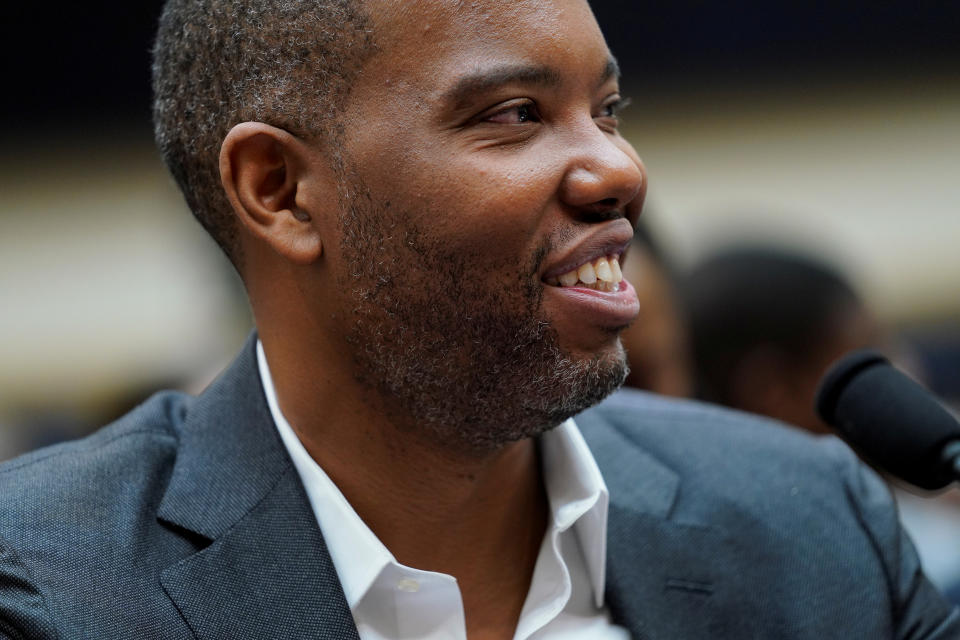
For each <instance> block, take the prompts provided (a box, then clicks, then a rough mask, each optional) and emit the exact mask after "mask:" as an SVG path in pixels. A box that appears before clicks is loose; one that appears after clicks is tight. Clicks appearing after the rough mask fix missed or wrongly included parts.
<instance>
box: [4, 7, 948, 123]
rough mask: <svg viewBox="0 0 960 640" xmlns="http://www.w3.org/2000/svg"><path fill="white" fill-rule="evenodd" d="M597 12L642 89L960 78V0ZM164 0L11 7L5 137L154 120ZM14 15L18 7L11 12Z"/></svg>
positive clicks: (6, 24)
mask: <svg viewBox="0 0 960 640" xmlns="http://www.w3.org/2000/svg"><path fill="white" fill-rule="evenodd" d="M592 4H593V6H594V10H595V12H596V14H597V16H598V19H599V21H600V23H601V25H602V26H603V28H604V31H605V33H606V35H607V38H608V40H609V42H610V45H611V48H612V49H613V50H614V52H615V53H616V54H617V55H618V57H619V58H620V60H621V66H622V67H623V68H624V70H625V75H626V77H627V79H628V81H629V83H630V84H631V87H630V88H631V89H632V90H634V91H636V90H637V89H642V90H644V91H648V92H650V93H651V94H654V95H655V94H656V93H657V92H659V91H672V90H675V89H677V88H678V87H681V88H682V87H683V86H684V85H690V84H697V85H703V84H707V85H714V86H719V87H722V86H724V85H725V84H727V83H733V82H734V80H735V81H736V83H737V84H738V85H742V84H743V83H744V82H750V81H752V80H753V79H756V81H761V82H777V81H789V79H790V77H791V76H792V75H793V74H794V73H796V74H801V75H803V74H811V73H814V74H817V73H824V74H832V73H837V72H838V71H841V70H842V72H843V73H845V74H849V73H850V72H851V71H852V72H854V73H857V72H859V73H864V74H868V75H871V76H876V75H883V74H886V73H896V74H898V75H903V74H907V75H909V74H911V73H914V72H917V73H920V72H922V73H930V72H931V71H935V72H939V73H943V72H946V73H948V74H952V73H956V71H955V70H956V68H957V66H958V65H957V63H958V62H960V35H958V34H960V2H956V1H939V2H931V1H927V2H923V1H917V2H902V1H901V2H870V3H868V2H842V1H841V2H827V1H814V2H810V1H807V2H800V1H797V0H793V1H790V2H749V3H736V4H730V3H719V2H694V1H692V0H682V1H672V2H656V3H643V2H639V1H637V0H596V1H594V2H593V3H592ZM161 5H162V2H160V0H148V1H142V0H141V1H136V2H129V1H125V2H119V1H114V2H93V3H91V2H83V3H18V5H15V6H14V7H13V8H7V9H5V10H4V12H3V13H4V14H5V15H4V17H3V20H2V22H3V25H4V26H3V28H2V31H3V37H2V38H0V41H2V44H0V47H2V48H3V50H2V59H3V60H4V65H5V66H6V67H8V68H7V69H6V70H5V71H4V74H3V76H4V84H5V90H4V95H5V99H4V100H3V101H2V102H0V109H2V113H0V115H2V122H3V125H2V127H3V130H4V132H6V134H7V135H10V134H14V135H15V134H17V133H23V132H24V127H26V126H30V125H44V126H47V127H52V128H60V127H63V128H67V129H70V128H74V127H78V126H85V125H88V124H97V123H100V124H102V125H106V126H107V127H109V126H110V125H111V124H112V123H121V122H131V121H133V122H137V123H145V122H147V121H148V118H149V99H150V89H149V58H150V56H149V48H150V42H151V39H152V34H153V31H154V28H155V23H156V20H157V15H158V14H159V11H160V6H161ZM8 7H9V4H8Z"/></svg>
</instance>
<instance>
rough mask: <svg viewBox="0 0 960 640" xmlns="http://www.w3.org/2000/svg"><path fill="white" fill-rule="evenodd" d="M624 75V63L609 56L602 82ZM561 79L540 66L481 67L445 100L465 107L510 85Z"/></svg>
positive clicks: (554, 83) (547, 84)
mask: <svg viewBox="0 0 960 640" xmlns="http://www.w3.org/2000/svg"><path fill="white" fill-rule="evenodd" d="M619 77H620V66H619V65H618V64H617V61H616V59H614V58H613V56H610V57H609V58H607V62H606V65H605V66H604V68H603V73H602V74H601V76H600V81H599V82H598V83H597V84H603V83H604V82H606V81H607V80H609V79H610V78H619ZM560 82H561V76H560V72H559V71H557V70H556V69H553V68H550V67H547V66H539V65H522V64H521V65H504V66H499V67H494V68H492V69H482V70H477V71H475V72H474V73H470V74H467V75H465V76H463V77H462V78H460V79H459V80H457V82H456V84H454V85H453V87H451V88H450V89H449V90H447V91H445V92H444V94H443V101H444V102H446V103H447V104H452V105H453V108H454V109H462V108H463V107H465V106H467V105H468V104H469V103H470V101H471V99H472V98H474V97H475V96H477V95H482V94H484V93H488V92H490V91H493V90H495V89H497V88H499V87H502V86H505V85H509V84H527V85H536V86H540V87H547V88H552V87H556V86H558V85H559V84H560Z"/></svg>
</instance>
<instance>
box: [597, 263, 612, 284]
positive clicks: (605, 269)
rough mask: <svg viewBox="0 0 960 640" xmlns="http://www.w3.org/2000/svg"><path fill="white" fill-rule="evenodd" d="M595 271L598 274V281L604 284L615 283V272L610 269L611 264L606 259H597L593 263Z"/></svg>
mask: <svg viewBox="0 0 960 640" xmlns="http://www.w3.org/2000/svg"><path fill="white" fill-rule="evenodd" d="M593 269H594V271H596V272H597V280H602V281H603V282H613V271H611V269H610V263H609V262H607V259H606V258H597V261H596V262H594V263H593Z"/></svg>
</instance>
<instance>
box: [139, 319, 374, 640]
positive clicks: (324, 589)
mask: <svg viewBox="0 0 960 640" xmlns="http://www.w3.org/2000/svg"><path fill="white" fill-rule="evenodd" d="M255 347H256V336H255V335H253V336H251V337H250V339H249V340H248V341H247V344H246V345H245V346H244V349H243V351H242V352H241V355H240V356H239V357H238V358H237V360H236V361H235V362H234V364H233V365H231V367H230V368H229V369H228V370H227V371H226V372H224V374H223V375H222V376H221V377H220V378H219V379H218V380H217V381H216V382H215V383H214V384H213V385H211V387H210V388H209V389H208V390H207V391H205V392H204V393H203V394H202V395H201V396H200V397H199V398H198V399H197V401H196V403H195V404H194V405H193V407H192V408H191V409H190V412H189V414H188V416H187V419H186V421H185V423H184V427H183V430H182V433H181V436H180V447H179V452H178V456H177V461H176V464H175V466H174V470H173V474H172V476H171V480H170V484H169V486H168V489H167V492H166V494H165V495H164V498H163V501H162V502H161V504H160V507H159V510H158V518H159V519H160V520H161V522H163V523H165V524H167V525H168V526H171V527H173V528H174V529H177V530H182V531H184V532H189V533H190V534H192V535H193V536H194V537H196V536H199V537H200V538H202V539H203V541H204V543H208V544H207V545H206V546H204V548H202V549H201V550H200V551H199V552H198V553H196V554H194V555H192V556H190V557H188V558H186V559H184V560H182V561H181V562H179V563H177V564H175V565H173V566H171V567H168V568H167V569H166V570H165V571H163V572H162V574H161V583H162V585H163V588H164V589H165V591H166V593H167V595H168V596H169V597H170V599H171V600H172V601H173V603H174V604H175V605H176V607H177V608H178V610H179V611H180V612H181V614H182V615H183V617H184V618H185V619H186V621H187V622H188V624H189V625H190V627H191V628H192V629H193V631H194V633H195V634H196V635H197V637H198V638H200V639H201V640H213V639H215V638H254V637H274V638H330V639H334V638H337V639H339V638H349V639H352V640H356V639H357V638H358V636H357V631H356V627H355V626H354V623H353V618H352V616H351V613H350V610H349V607H348V606H347V603H346V599H345V598H344V595H343V590H342V588H341V586H340V582H339V580H338V578H337V574H336V570H335V568H334V566H333V563H332V561H331V560H330V556H329V553H328V552H327V548H326V545H325V544H324V542H323V537H322V535H321V533H320V530H319V527H318V526H317V523H316V519H315V516H314V514H313V511H312V509H311V508H310V504H309V501H308V500H307V497H306V494H305V492H304V491H303V487H302V485H301V483H300V479H299V477H298V476H297V473H296V470H295V469H294V467H293V465H292V463H291V462H290V459H289V456H288V455H287V452H286V450H285V449H284V447H283V444H282V442H281V441H280V438H279V435H278V434H277V432H276V428H275V427H274V425H273V420H272V417H271V416H270V412H269V409H268V408H267V405H266V399H265V398H264V396H263V390H262V387H261V384H260V377H259V373H258V371H257V361H256V352H255Z"/></svg>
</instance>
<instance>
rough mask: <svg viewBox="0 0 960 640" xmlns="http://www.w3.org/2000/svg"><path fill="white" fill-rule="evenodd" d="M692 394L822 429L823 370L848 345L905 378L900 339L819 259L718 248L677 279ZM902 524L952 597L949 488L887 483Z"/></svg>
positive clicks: (956, 563) (905, 352) (959, 579)
mask: <svg viewBox="0 0 960 640" xmlns="http://www.w3.org/2000/svg"><path fill="white" fill-rule="evenodd" d="M682 288H683V299H684V303H685V309H686V310H687V313H688V322H689V327H690V331H691V337H690V341H691V344H692V345H693V347H692V351H693V360H694V363H695V364H694V368H695V371H696V374H695V375H696V380H697V384H696V387H697V391H698V394H699V396H700V398H701V399H704V400H708V401H711V402H716V403H719V404H722V405H725V406H728V407H732V408H735V409H741V410H744V411H749V412H752V413H759V414H761V415H765V416H769V417H772V418H776V419H778V420H781V421H783V422H786V423H788V424H791V425H794V426H797V427H800V428H802V429H806V430H808V431H811V432H813V433H830V432H832V429H831V428H830V427H829V426H827V425H826V424H824V423H823V421H821V420H820V417H819V416H818V415H816V412H815V410H814V404H815V403H814V398H815V394H816V389H817V385H818V384H819V381H820V379H821V378H822V377H823V374H824V373H825V372H826V370H827V368H829V366H830V365H831V364H833V363H834V362H835V361H836V360H838V359H839V358H840V357H841V356H843V355H844V354H845V353H847V352H849V351H853V350H855V349H861V348H866V347H874V348H883V349H884V350H886V351H889V352H892V353H891V355H892V356H893V358H894V360H895V361H897V362H898V363H900V364H901V366H903V364H904V363H906V365H907V370H908V371H909V372H910V373H911V374H912V375H914V376H921V377H922V371H921V370H920V366H919V363H918V362H917V361H916V359H915V358H912V357H910V352H909V349H908V348H907V347H906V345H896V347H894V346H892V345H891V343H890V342H889V341H888V340H887V339H886V338H885V337H884V336H883V335H882V332H881V331H880V328H879V324H878V323H877V321H876V319H875V318H874V316H873V313H872V312H871V311H870V309H869V308H868V307H867V305H866V304H865V303H864V302H863V300H862V299H861V298H860V296H859V295H858V294H857V293H856V291H855V290H854V288H853V286H852V285H851V284H850V282H848V281H847V279H846V278H845V277H844V276H843V275H842V274H841V273H840V272H839V271H838V270H836V269H835V268H833V267H832V266H830V265H828V264H827V263H825V262H823V261H821V260H819V259H816V258H814V257H812V256H809V255H806V254H804V253H802V252H799V251H795V250H786V249H780V248H775V247H768V246H758V245H744V246H733V247H728V248H726V249H724V250H721V251H718V252H716V253H714V254H712V255H709V256H707V257H706V258H704V259H703V260H701V261H700V262H699V263H698V264H697V265H695V266H694V267H693V268H692V269H691V270H690V272H689V273H688V274H687V275H686V277H685V278H684V279H683V285H682ZM894 491H895V495H896V498H897V503H898V506H899V508H900V511H901V515H902V517H903V519H904V523H905V525H906V527H907V530H908V531H909V532H910V534H911V536H912V537H913V538H914V540H915V542H916V543H917V547H918V549H919V553H920V557H921V560H922V562H923V565H924V568H925V569H926V571H927V572H928V573H929V575H930V576H931V579H932V580H933V581H934V583H935V584H937V586H938V587H940V588H941V589H942V590H943V591H944V592H945V593H947V594H948V595H949V596H950V598H951V599H952V601H954V602H957V603H960V597H958V596H960V546H958V545H957V544H956V540H957V532H958V531H960V509H958V504H957V495H956V492H955V491H953V492H950V493H945V494H943V495H942V496H940V497H938V498H936V499H934V498H931V497H930V496H922V497H921V496H919V495H917V494H915V493H913V492H911V491H909V490H907V489H906V488H904V487H902V486H901V485H899V484H897V483H894Z"/></svg>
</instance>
